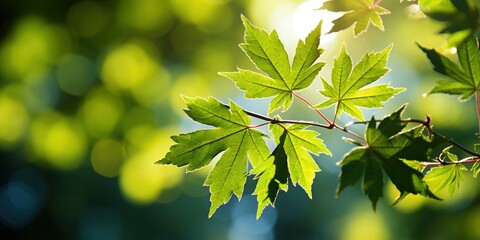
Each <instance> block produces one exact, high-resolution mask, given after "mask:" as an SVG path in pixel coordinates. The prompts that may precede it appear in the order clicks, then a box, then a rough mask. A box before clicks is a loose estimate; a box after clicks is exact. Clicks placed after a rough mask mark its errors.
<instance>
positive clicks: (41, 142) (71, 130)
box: [31, 112, 88, 170]
mask: <svg viewBox="0 0 480 240" xmlns="http://www.w3.org/2000/svg"><path fill="white" fill-rule="evenodd" d="M31 134H32V136H31V139H32V144H33V149H34V150H35V152H36V156H39V157H40V158H41V160H42V161H44V163H46V164H47V165H50V166H52V167H54V168H56V169H58V170H71V169H75V168H77V167H78V166H79V165H80V164H81V163H82V161H83V159H84V157H85V154H86V150H87V144H88V142H87V137H86V136H85V134H84V131H83V129H82V128H81V126H80V125H79V124H78V123H77V122H76V121H75V120H73V119H70V118H68V117H64V116H61V115H59V114H57V113H53V112H48V113H45V114H44V115H42V116H40V117H38V118H36V119H35V120H34V122H33V125H32V131H31Z"/></svg>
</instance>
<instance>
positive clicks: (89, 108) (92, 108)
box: [81, 88, 124, 138]
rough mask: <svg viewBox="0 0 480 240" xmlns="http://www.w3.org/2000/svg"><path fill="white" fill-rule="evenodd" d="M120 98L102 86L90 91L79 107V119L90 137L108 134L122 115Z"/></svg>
mask: <svg viewBox="0 0 480 240" xmlns="http://www.w3.org/2000/svg"><path fill="white" fill-rule="evenodd" d="M123 112H124V106H123V102H122V101H121V99H120V98H119V97H118V96H117V95H114V94H112V93H110V92H108V91H107V90H105V89H103V88H96V89H93V90H92V91H90V93H89V94H88V95H87V97H86V99H85V102H84V104H83V106H82V109H81V119H82V122H83V124H84V125H85V127H86V129H87V131H88V132H89V133H90V135H91V136H92V137H95V138H99V137H103V136H108V135H110V134H111V133H112V131H113V130H114V129H115V127H116V126H117V124H118V122H119V120H120V117H121V116H122V115H123Z"/></svg>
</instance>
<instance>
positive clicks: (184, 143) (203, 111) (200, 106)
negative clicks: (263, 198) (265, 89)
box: [157, 98, 270, 216]
mask: <svg viewBox="0 0 480 240" xmlns="http://www.w3.org/2000/svg"><path fill="white" fill-rule="evenodd" d="M185 101H186V102H187V107H188V109H187V110H185V112H186V113H187V114H188V115H189V116H190V117H191V118H192V119H193V120H195V121H197V122H200V123H203V124H208V125H211V126H213V127H215V128H214V129H209V130H198V131H195V132H192V133H187V134H181V135H178V136H174V137H172V139H173V140H174V141H175V142H176V144H175V145H173V146H172V147H171V148H170V151H169V152H168V153H167V155H166V156H165V158H163V159H161V160H159V161H158V162H157V163H158V164H173V165H176V166H185V165H186V166H187V170H188V171H194V170H196V169H199V168H201V167H203V166H205V165H207V164H209V163H210V162H211V161H212V159H213V158H214V157H215V156H217V155H219V154H220V153H223V154H222V155H221V157H220V160H219V161H218V163H217V164H216V165H215V167H214V168H213V170H212V171H211V172H210V174H209V175H208V177H207V179H206V181H205V185H206V186H210V192H211V197H210V202H211V204H212V205H211V207H210V212H209V216H212V215H213V213H214V212H215V211H216V209H217V208H218V207H219V206H220V205H222V204H224V203H226V202H228V200H229V199H230V197H231V195H232V194H235V195H236V196H237V197H238V198H239V199H240V198H241V196H242V193H243V189H244V185H245V181H246V176H247V155H248V156H249V159H250V162H251V164H252V165H253V166H257V165H261V164H262V162H264V161H265V160H267V158H268V156H269V155H270V152H269V150H268V147H267V146H266V143H265V141H264V140H263V137H265V135H264V134H262V133H261V132H259V131H257V130H254V129H251V128H250V127H249V125H250V121H251V120H250V117H249V116H248V115H247V114H245V113H244V112H243V110H242V109H241V108H240V107H239V106H237V105H236V104H235V103H234V102H230V109H228V108H227V107H225V106H224V105H223V104H222V103H220V102H219V101H218V100H216V99H214V98H208V99H203V98H185Z"/></svg>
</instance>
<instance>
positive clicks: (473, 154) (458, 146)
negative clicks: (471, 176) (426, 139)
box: [432, 131, 480, 158]
mask: <svg viewBox="0 0 480 240" xmlns="http://www.w3.org/2000/svg"><path fill="white" fill-rule="evenodd" d="M432 134H433V135H435V136H437V137H440V138H443V139H444V140H446V141H448V142H449V143H451V144H452V145H453V146H455V147H457V148H459V149H460V150H462V151H464V152H466V153H468V154H470V155H472V156H475V157H478V158H480V154H478V153H476V152H474V151H472V150H470V149H468V148H466V147H464V146H462V145H460V144H459V143H457V142H455V141H453V140H452V139H450V138H447V137H445V136H443V135H442V134H440V133H437V132H435V131H433V132H432Z"/></svg>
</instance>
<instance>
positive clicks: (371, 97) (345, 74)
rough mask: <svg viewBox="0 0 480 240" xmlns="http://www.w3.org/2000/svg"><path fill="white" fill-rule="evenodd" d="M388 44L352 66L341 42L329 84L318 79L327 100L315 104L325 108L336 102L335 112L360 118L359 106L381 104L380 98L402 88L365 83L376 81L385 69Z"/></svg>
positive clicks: (397, 91)
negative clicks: (321, 82)
mask: <svg viewBox="0 0 480 240" xmlns="http://www.w3.org/2000/svg"><path fill="white" fill-rule="evenodd" d="M391 48H392V46H389V47H387V48H386V49H385V50H383V51H381V52H377V53H370V54H366V55H365V56H364V57H363V58H362V60H360V62H359V63H358V64H357V65H356V66H355V67H354V68H353V70H352V60H351V58H350V56H349V55H348V53H347V51H346V49H345V46H343V47H342V50H341V52H340V54H339V56H338V57H337V58H336V59H335V64H334V66H333V70H332V76H331V85H330V84H329V83H327V82H326V81H325V80H324V79H322V80H323V86H324V89H323V90H321V91H320V93H322V94H323V95H324V96H325V97H327V98H328V100H326V101H325V102H323V103H321V104H319V105H317V106H316V107H317V108H325V107H329V106H331V105H332V104H336V106H337V111H336V112H337V114H338V115H339V116H340V115H341V113H342V112H345V113H347V114H349V115H351V116H352V117H355V118H357V119H360V120H364V117H363V113H362V111H361V110H360V109H359V107H364V108H378V107H383V104H382V103H383V102H385V101H387V100H388V99H390V98H391V97H392V96H393V95H395V94H397V93H399V92H402V91H403V90H404V89H403V88H392V87H390V86H389V84H380V85H376V86H372V87H365V86H367V85H369V84H371V83H373V82H375V81H377V80H378V79H379V78H380V77H382V76H383V75H385V74H386V73H387V72H388V68H386V67H385V65H386V63H387V58H388V55H389V52H390V49H391Z"/></svg>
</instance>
